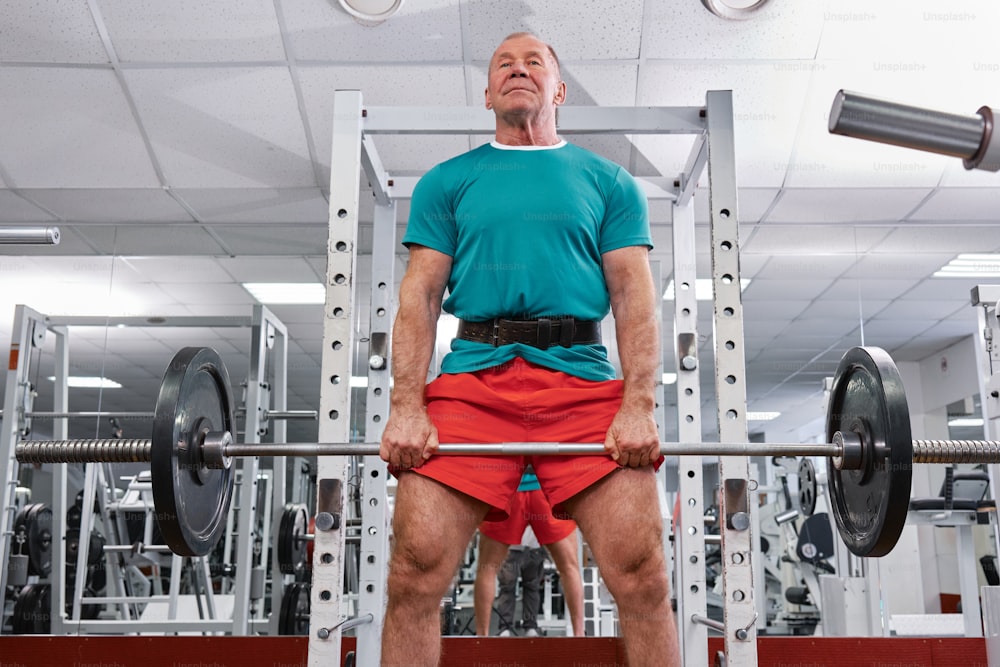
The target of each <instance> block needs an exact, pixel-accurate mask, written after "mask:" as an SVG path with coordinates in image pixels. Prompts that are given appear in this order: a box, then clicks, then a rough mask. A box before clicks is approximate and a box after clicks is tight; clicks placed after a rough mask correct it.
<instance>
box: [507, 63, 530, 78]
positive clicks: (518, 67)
mask: <svg viewBox="0 0 1000 667" xmlns="http://www.w3.org/2000/svg"><path fill="white" fill-rule="evenodd" d="M510 75H511V77H515V76H528V68H527V67H525V66H524V63H522V62H519V61H515V62H513V63H511V66H510Z"/></svg>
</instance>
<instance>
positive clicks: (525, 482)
mask: <svg viewBox="0 0 1000 667" xmlns="http://www.w3.org/2000/svg"><path fill="white" fill-rule="evenodd" d="M540 488H542V485H541V483H539V481H538V476H537V475H536V474H535V473H533V472H530V471H528V470H525V471H524V474H523V475H521V483H520V484H518V485H517V490H518V491H536V490H538V489H540Z"/></svg>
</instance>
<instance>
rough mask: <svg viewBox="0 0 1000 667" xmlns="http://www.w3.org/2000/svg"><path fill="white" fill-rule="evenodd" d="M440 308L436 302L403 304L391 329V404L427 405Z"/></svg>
mask: <svg viewBox="0 0 1000 667" xmlns="http://www.w3.org/2000/svg"><path fill="white" fill-rule="evenodd" d="M439 312H440V309H439V308H438V307H435V305H434V304H430V303H424V304H403V303H401V304H400V310H399V314H398V316H397V318H396V324H395V326H394V327H393V331H392V376H393V385H394V386H393V390H392V407H393V408H400V409H401V408H407V407H409V408H416V407H423V405H424V387H425V386H426V384H427V372H428V370H429V369H430V363H431V356H432V354H433V351H434V342H435V338H436V335H437V325H436V323H437V318H438V314H439Z"/></svg>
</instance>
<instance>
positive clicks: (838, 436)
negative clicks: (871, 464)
mask: <svg viewBox="0 0 1000 667" xmlns="http://www.w3.org/2000/svg"><path fill="white" fill-rule="evenodd" d="M833 444H834V447H835V448H837V449H839V450H840V454H835V455H834V456H832V457H831V458H830V462H831V463H833V465H834V467H836V468H837V470H860V469H861V466H863V465H864V460H863V459H864V455H863V453H864V446H863V444H862V442H861V436H860V435H859V434H857V433H855V432H853V431H848V432H847V433H844V432H843V431H837V432H836V433H834V434H833Z"/></svg>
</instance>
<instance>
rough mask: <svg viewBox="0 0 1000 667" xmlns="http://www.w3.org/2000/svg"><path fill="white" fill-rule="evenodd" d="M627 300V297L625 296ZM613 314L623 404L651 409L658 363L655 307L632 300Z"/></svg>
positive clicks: (658, 345)
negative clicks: (631, 302)
mask: <svg viewBox="0 0 1000 667" xmlns="http://www.w3.org/2000/svg"><path fill="white" fill-rule="evenodd" d="M626 301H628V300H627V299H626ZM625 310H626V311H627V312H625V313H622V314H621V315H617V314H616V315H615V324H616V334H617V335H616V338H617V341H618V357H619V359H620V360H621V365H622V375H623V378H624V383H623V386H624V395H623V397H622V407H624V408H630V409H636V410H647V411H649V412H652V411H653V409H654V408H655V406H656V373H657V371H658V369H659V367H660V327H659V323H658V322H657V320H656V314H655V312H656V311H655V308H653V309H650V308H649V307H648V306H643V305H642V304H634V305H633V306H630V307H627V308H626V309H625Z"/></svg>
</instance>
